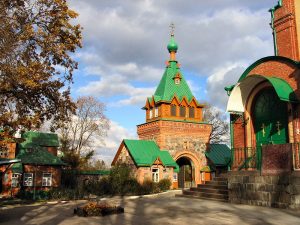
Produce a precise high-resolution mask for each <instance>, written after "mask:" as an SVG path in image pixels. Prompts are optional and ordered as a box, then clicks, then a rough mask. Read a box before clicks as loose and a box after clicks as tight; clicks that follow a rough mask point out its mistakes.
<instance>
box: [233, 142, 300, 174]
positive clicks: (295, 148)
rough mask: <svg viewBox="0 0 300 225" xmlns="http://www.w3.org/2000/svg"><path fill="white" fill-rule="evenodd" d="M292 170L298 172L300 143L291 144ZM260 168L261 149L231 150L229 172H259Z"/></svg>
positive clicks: (299, 168)
mask: <svg viewBox="0 0 300 225" xmlns="http://www.w3.org/2000/svg"><path fill="white" fill-rule="evenodd" d="M290 145H291V147H292V154H293V168H294V170H300V143H291V144H290ZM261 168H262V147H255V148H252V147H245V148H233V149H231V170H249V169H250V170H259V171H261Z"/></svg>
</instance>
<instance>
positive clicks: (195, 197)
mask: <svg viewBox="0 0 300 225" xmlns="http://www.w3.org/2000/svg"><path fill="white" fill-rule="evenodd" d="M175 197H179V198H193V199H203V200H209V201H218V202H228V200H226V199H216V198H206V197H199V196H193V195H183V194H176V195H175Z"/></svg>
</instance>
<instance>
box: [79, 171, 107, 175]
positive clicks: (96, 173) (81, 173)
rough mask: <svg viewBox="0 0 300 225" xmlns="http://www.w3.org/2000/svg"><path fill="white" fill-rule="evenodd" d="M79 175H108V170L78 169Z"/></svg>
mask: <svg viewBox="0 0 300 225" xmlns="http://www.w3.org/2000/svg"><path fill="white" fill-rule="evenodd" d="M78 174H80V175H109V174H110V170H80V171H78Z"/></svg>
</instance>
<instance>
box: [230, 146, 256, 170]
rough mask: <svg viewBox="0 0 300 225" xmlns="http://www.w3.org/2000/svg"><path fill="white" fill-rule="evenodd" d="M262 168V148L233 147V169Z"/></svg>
mask: <svg viewBox="0 0 300 225" xmlns="http://www.w3.org/2000/svg"><path fill="white" fill-rule="evenodd" d="M260 168H261V148H252V147H245V148H233V149H231V170H242V169H246V170H247V169H251V170H253V169H255V170H256V169H257V170H260Z"/></svg>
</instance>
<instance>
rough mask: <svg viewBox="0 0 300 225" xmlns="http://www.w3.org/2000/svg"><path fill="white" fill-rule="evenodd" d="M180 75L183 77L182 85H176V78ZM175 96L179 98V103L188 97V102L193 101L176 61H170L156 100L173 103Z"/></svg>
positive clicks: (155, 96)
mask: <svg viewBox="0 0 300 225" xmlns="http://www.w3.org/2000/svg"><path fill="white" fill-rule="evenodd" d="M177 73H179V74H180V76H181V81H180V84H175V82H174V79H173V78H174V77H175V76H176V74H177ZM174 96H177V97H178V99H179V101H182V99H183V97H186V98H187V100H188V101H191V100H192V99H193V97H194V96H193V94H192V92H191V89H190V87H189V86H188V84H187V82H186V80H185V78H184V76H183V74H182V73H181V71H180V69H179V68H178V65H177V62H176V61H169V65H168V66H167V68H166V70H165V72H164V74H163V77H162V78H161V80H160V83H159V85H158V87H157V89H156V91H155V93H154V99H155V101H156V99H159V100H163V101H171V100H172V99H173V97H174Z"/></svg>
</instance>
